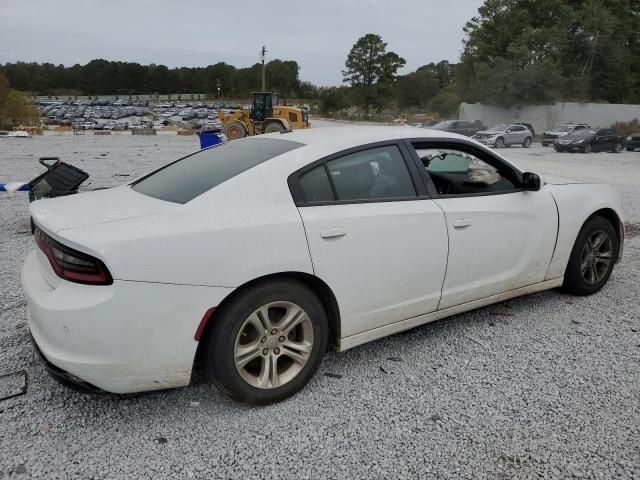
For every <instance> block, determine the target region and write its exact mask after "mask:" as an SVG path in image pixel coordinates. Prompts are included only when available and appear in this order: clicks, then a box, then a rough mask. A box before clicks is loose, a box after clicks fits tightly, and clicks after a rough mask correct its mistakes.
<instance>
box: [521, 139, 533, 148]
mask: <svg viewBox="0 0 640 480" xmlns="http://www.w3.org/2000/svg"><path fill="white" fill-rule="evenodd" d="M529 147H531V137H527V138H525V139H524V142H522V148H529Z"/></svg>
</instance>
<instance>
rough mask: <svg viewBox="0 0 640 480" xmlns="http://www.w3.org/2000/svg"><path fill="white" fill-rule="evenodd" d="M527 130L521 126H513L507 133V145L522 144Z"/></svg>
mask: <svg viewBox="0 0 640 480" xmlns="http://www.w3.org/2000/svg"><path fill="white" fill-rule="evenodd" d="M527 132H528V130H527V129H526V127H523V126H522V125H514V126H512V127H510V128H509V130H508V131H507V141H506V143H508V144H509V145H517V144H519V143H523V142H524V139H525V138H526V136H527V135H526V134H527Z"/></svg>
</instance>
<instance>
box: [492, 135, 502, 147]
mask: <svg viewBox="0 0 640 480" xmlns="http://www.w3.org/2000/svg"><path fill="white" fill-rule="evenodd" d="M494 146H495V147H496V148H504V138H502V137H498V138H496V142H495V144H494Z"/></svg>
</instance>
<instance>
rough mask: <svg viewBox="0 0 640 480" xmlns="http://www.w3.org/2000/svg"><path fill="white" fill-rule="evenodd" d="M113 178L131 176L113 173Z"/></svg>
mask: <svg viewBox="0 0 640 480" xmlns="http://www.w3.org/2000/svg"><path fill="white" fill-rule="evenodd" d="M113 176H114V177H130V176H131V174H129V173H114V174H113Z"/></svg>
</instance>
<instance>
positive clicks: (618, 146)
mask: <svg viewBox="0 0 640 480" xmlns="http://www.w3.org/2000/svg"><path fill="white" fill-rule="evenodd" d="M621 151H622V144H621V143H620V142H616V144H615V145H614V146H613V152H614V153H620V152H621Z"/></svg>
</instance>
